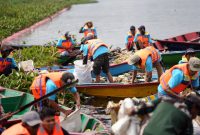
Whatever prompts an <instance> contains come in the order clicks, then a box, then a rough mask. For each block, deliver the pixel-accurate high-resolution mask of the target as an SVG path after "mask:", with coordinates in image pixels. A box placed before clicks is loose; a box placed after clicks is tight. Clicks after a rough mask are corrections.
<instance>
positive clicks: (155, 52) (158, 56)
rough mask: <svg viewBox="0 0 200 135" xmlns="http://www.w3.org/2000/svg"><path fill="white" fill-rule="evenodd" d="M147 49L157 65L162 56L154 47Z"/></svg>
mask: <svg viewBox="0 0 200 135" xmlns="http://www.w3.org/2000/svg"><path fill="white" fill-rule="evenodd" d="M145 49H146V50H149V51H150V52H151V58H152V63H155V62H156V61H158V60H159V59H160V55H159V53H158V51H157V50H156V48H154V47H153V46H148V47H146V48H145Z"/></svg>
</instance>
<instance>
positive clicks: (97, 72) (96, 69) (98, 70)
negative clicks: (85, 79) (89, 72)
mask: <svg viewBox="0 0 200 135" xmlns="http://www.w3.org/2000/svg"><path fill="white" fill-rule="evenodd" d="M93 73H94V74H95V76H96V83H99V82H100V73H101V56H100V57H97V58H96V59H94V65H93Z"/></svg>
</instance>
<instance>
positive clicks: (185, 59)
mask: <svg viewBox="0 0 200 135" xmlns="http://www.w3.org/2000/svg"><path fill="white" fill-rule="evenodd" d="M191 57H195V51H194V49H192V48H188V49H187V50H186V51H185V54H184V55H183V56H182V59H181V60H180V61H179V62H178V63H179V64H182V63H187V62H188V61H189V60H190V58H191Z"/></svg>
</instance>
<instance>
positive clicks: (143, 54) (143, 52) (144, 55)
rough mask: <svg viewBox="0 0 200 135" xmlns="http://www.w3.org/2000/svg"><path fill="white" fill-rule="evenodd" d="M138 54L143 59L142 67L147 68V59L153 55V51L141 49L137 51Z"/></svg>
mask: <svg viewBox="0 0 200 135" xmlns="http://www.w3.org/2000/svg"><path fill="white" fill-rule="evenodd" d="M135 54H136V55H138V56H139V57H140V59H141V61H142V62H141V64H140V65H139V66H140V68H141V69H145V66H146V61H147V58H148V56H149V55H151V52H150V51H149V50H147V49H141V50H139V51H137V52H136V53H135Z"/></svg>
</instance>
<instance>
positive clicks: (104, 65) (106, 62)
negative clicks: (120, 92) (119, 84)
mask: <svg viewBox="0 0 200 135" xmlns="http://www.w3.org/2000/svg"><path fill="white" fill-rule="evenodd" d="M102 59H103V61H102V70H103V72H104V73H105V74H106V75H107V77H108V80H109V82H110V83H113V77H112V75H111V73H110V71H109V58H108V53H106V54H104V55H103V58H102Z"/></svg>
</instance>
